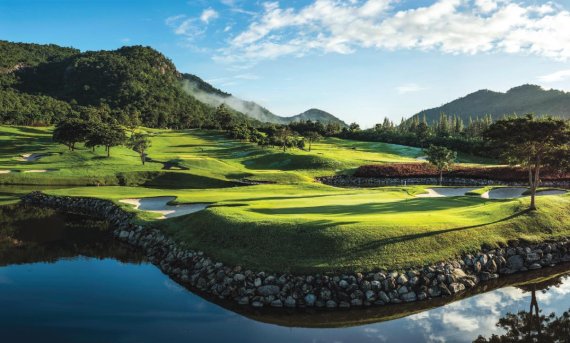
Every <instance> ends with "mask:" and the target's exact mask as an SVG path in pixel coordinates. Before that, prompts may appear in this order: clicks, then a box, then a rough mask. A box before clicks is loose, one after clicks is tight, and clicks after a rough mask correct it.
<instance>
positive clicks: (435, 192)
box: [416, 187, 477, 198]
mask: <svg viewBox="0 0 570 343" xmlns="http://www.w3.org/2000/svg"><path fill="white" fill-rule="evenodd" d="M475 189H477V188H466V187H459V188H444V187H442V188H427V189H426V191H427V194H426V193H424V194H418V195H416V197H418V198H442V197H459V196H464V195H465V193H467V192H471V191H473V190H475Z"/></svg>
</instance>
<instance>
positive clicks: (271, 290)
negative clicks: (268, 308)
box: [257, 285, 280, 297]
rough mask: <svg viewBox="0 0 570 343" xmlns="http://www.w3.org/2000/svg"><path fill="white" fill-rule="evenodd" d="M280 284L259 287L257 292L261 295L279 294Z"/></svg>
mask: <svg viewBox="0 0 570 343" xmlns="http://www.w3.org/2000/svg"><path fill="white" fill-rule="evenodd" d="M279 291H280V289H279V286H277V285H264V286H260V287H257V293H258V294H259V295H261V296H264V297H266V296H268V295H277V294H279Z"/></svg>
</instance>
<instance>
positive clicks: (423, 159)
mask: <svg viewBox="0 0 570 343" xmlns="http://www.w3.org/2000/svg"><path fill="white" fill-rule="evenodd" d="M416 160H418V161H427V156H419V157H416Z"/></svg>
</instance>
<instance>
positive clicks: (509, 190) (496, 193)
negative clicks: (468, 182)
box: [481, 187, 566, 199]
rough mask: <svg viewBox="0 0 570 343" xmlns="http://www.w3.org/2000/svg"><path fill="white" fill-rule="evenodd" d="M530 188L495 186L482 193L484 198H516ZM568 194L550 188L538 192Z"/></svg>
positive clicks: (539, 193) (540, 194)
mask: <svg viewBox="0 0 570 343" xmlns="http://www.w3.org/2000/svg"><path fill="white" fill-rule="evenodd" d="M527 190H528V188H524V187H501V188H494V189H491V190H490V191H488V192H485V193H483V194H482V195H481V197H482V198H485V199H514V198H520V197H523V196H528V195H523V193H524V192H526V191H527ZM561 194H566V191H563V190H548V191H538V192H537V193H536V195H537V196H542V195H561Z"/></svg>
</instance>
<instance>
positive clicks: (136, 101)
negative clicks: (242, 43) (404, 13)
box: [0, 41, 346, 128]
mask: <svg viewBox="0 0 570 343" xmlns="http://www.w3.org/2000/svg"><path fill="white" fill-rule="evenodd" d="M222 103H224V104H227V105H228V106H229V107H230V112H231V115H232V116H234V117H235V118H237V119H238V120H240V121H250V122H253V121H259V122H271V123H276V124H287V123H290V122H292V121H295V120H313V121H316V120H320V121H321V122H323V123H324V122H337V123H339V124H341V125H343V126H344V125H346V124H345V123H343V122H342V121H341V120H339V119H338V118H336V117H334V116H333V115H331V114H329V113H326V112H324V111H320V110H315V109H312V110H309V111H307V112H305V113H302V114H300V115H297V116H293V117H280V116H277V115H275V114H273V113H271V111H269V110H268V109H266V108H264V107H262V106H260V105H258V104H257V103H255V102H252V101H245V100H242V99H239V98H237V97H235V96H233V95H231V94H229V93H227V92H224V91H222V90H220V89H218V88H215V87H213V86H212V85H210V84H209V83H207V82H205V81H204V80H202V79H201V78H199V77H198V76H195V75H192V74H182V73H180V72H179V71H178V70H177V69H176V67H175V65H174V64H173V63H172V61H170V60H169V59H168V58H166V57H165V56H164V55H163V54H161V53H160V52H158V51H156V50H154V49H152V48H150V47H144V46H126V47H122V48H119V49H116V50H100V51H86V52H81V51H80V50H77V49H73V48H67V47H61V46H57V45H54V44H47V45H42V44H28V43H13V42H8V41H0V123H6V124H20V125H48V124H53V123H55V122H57V121H59V120H61V119H62V118H65V117H68V116H80V117H86V118H87V117H89V118H93V117H96V118H97V119H98V120H103V121H108V120H112V121H117V122H119V123H122V124H126V125H129V124H134V123H137V124H138V123H140V124H142V125H145V126H149V127H171V128H186V127H218V126H219V124H220V123H219V120H218V118H216V107H218V106H219V105H220V104H222Z"/></svg>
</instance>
